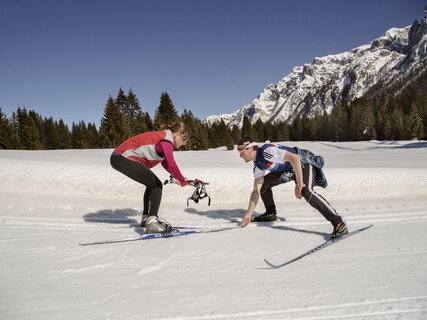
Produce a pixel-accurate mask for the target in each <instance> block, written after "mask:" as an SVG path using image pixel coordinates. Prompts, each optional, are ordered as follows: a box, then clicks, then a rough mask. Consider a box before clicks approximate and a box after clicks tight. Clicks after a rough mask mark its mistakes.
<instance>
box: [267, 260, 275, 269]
mask: <svg viewBox="0 0 427 320" xmlns="http://www.w3.org/2000/svg"><path fill="white" fill-rule="evenodd" d="M264 261H265V263H266V264H268V265H269V266H270V267H272V268H277V266H276V265H274V264H272V263H271V262H270V261H268V260H267V259H264Z"/></svg>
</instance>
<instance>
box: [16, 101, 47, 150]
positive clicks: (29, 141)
mask: <svg viewBox="0 0 427 320" xmlns="http://www.w3.org/2000/svg"><path fill="white" fill-rule="evenodd" d="M17 121H18V123H17V129H18V137H19V142H20V147H21V148H22V149H26V150H39V149H42V147H43V146H42V142H41V139H40V133H39V129H38V128H37V125H36V123H35V121H34V119H33V118H32V117H30V116H29V114H28V112H27V109H26V108H23V109H21V108H18V110H17Z"/></svg>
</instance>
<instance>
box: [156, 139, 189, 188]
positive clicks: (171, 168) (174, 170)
mask: <svg viewBox="0 0 427 320" xmlns="http://www.w3.org/2000/svg"><path fill="white" fill-rule="evenodd" d="M156 152H157V154H159V155H162V156H163V157H164V159H163V161H162V166H163V168H165V169H166V171H167V172H169V173H170V174H171V175H173V176H174V177H175V179H177V180H178V181H179V182H180V183H183V182H185V178H184V176H183V175H182V174H181V171H180V170H179V168H178V165H177V164H176V162H175V158H174V156H173V146H172V143H170V142H169V141H160V142H159V143H158V144H157V146H156Z"/></svg>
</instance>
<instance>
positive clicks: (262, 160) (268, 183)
mask: <svg viewBox="0 0 427 320" xmlns="http://www.w3.org/2000/svg"><path fill="white" fill-rule="evenodd" d="M299 150H302V151H305V152H302V154H304V155H313V156H314V154H313V153H311V152H309V151H308V150H303V149H298V148H295V147H294V148H291V147H287V146H284V145H279V144H273V143H265V144H258V143H256V142H255V141H254V140H253V139H252V138H251V137H244V138H242V139H240V141H239V142H238V144H237V151H238V152H239V155H240V157H241V158H242V159H243V160H245V162H249V161H253V162H254V186H253V190H252V193H251V197H250V200H249V206H248V209H247V210H246V213H245V215H244V217H243V219H242V222H241V225H242V227H245V226H247V225H248V224H249V223H250V222H251V219H252V214H253V212H254V210H255V207H256V205H257V203H258V201H259V198H260V197H261V199H262V201H263V203H264V206H265V208H266V212H265V213H264V214H262V215H260V216H258V217H255V218H254V221H275V220H276V219H277V212H276V206H275V203H274V199H273V192H272V190H271V188H272V187H274V186H277V185H279V184H281V183H285V182H288V181H290V180H294V181H295V184H296V185H295V197H296V198H297V199H302V198H304V199H305V200H306V201H307V202H308V203H309V204H310V205H311V206H312V207H313V208H315V209H316V210H317V211H319V212H320V213H321V214H322V215H323V217H324V218H325V219H326V220H328V221H329V222H330V223H331V224H332V226H333V231H332V234H331V238H338V237H341V236H343V235H344V234H347V233H348V228H347V226H346V224H345V222H344V220H343V218H342V217H341V216H340V215H339V214H338V213H337V212H336V210H335V209H334V208H333V207H332V206H331V205H330V204H329V202H328V201H326V199H325V198H323V197H322V196H321V195H320V194H318V193H317V192H315V191H314V190H313V187H314V186H315V185H317V184H316V181H319V179H317V180H316V173H318V174H319V172H321V174H322V175H323V172H322V171H319V169H321V167H322V166H323V158H322V157H316V156H314V157H309V156H304V158H302V157H301V156H300V155H299V153H300V152H299ZM310 158H311V159H310ZM319 159H320V160H319ZM316 163H320V165H316ZM322 178H323V179H322V180H323V181H324V182H325V185H324V186H326V179H325V178H324V176H323V177H322Z"/></svg>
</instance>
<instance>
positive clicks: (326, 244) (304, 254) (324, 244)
mask: <svg viewBox="0 0 427 320" xmlns="http://www.w3.org/2000/svg"><path fill="white" fill-rule="evenodd" d="M370 227H372V224H371V225H369V226H367V227H363V228H361V229H357V230H354V231H351V232H349V233H347V234H346V235H345V236H342V237H340V238H336V239H331V240H328V241H326V242H324V243H322V244H320V245H318V246H316V247H314V248H313V249H311V250H308V251H307V252H305V253H303V254H301V255H299V256H298V257H295V258H293V259H292V260H289V261H286V262H284V263H281V264H273V263H271V262H270V261H268V260H267V259H264V261H265V262H266V263H267V264H268V265H269V266H270V267H271V268H274V269H277V268H281V267H284V266H286V265H288V264H291V263H292V262H295V261H297V260H300V259H302V258H304V257H306V256H308V255H310V254H313V253H315V252H317V251H319V250H321V249H323V248H326V247H329V246H330V245H333V244H334V243H337V242H339V241H341V240H344V239H347V238H349V237H351V236H354V235H355V234H358V233H359V232H362V231H364V230H367V229H369V228H370Z"/></svg>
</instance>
